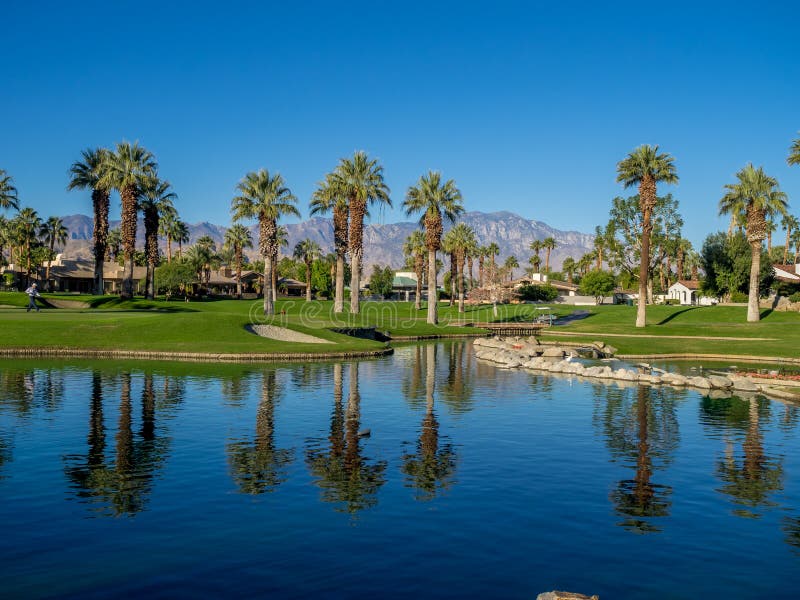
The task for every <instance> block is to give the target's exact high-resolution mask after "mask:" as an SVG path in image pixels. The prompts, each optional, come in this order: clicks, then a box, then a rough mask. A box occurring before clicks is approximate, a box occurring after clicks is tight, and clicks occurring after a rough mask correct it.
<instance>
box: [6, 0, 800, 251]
mask: <svg viewBox="0 0 800 600" xmlns="http://www.w3.org/2000/svg"><path fill="white" fill-rule="evenodd" d="M3 13H4V14H3V20H4V27H3V34H2V35H1V36H0V67H2V71H1V72H2V74H3V85H2V91H0V115H2V117H3V126H2V132H3V133H2V136H0V168H3V169H5V170H6V171H8V172H9V174H11V175H12V176H13V177H14V180H15V182H16V185H17V187H18V188H19V192H20V198H21V200H22V202H23V203H24V204H25V205H29V206H33V207H34V208H36V209H37V210H38V211H39V212H40V214H42V215H43V216H49V215H50V214H62V215H64V214H71V213H78V212H82V213H85V214H90V200H89V197H88V194H82V193H79V192H66V189H65V186H66V182H67V170H68V168H69V165H70V164H71V163H72V162H73V161H74V160H76V159H77V158H78V157H79V153H80V151H81V150H82V149H83V148H86V147H89V146H109V145H112V144H114V143H115V142H117V141H119V140H123V139H126V140H138V141H139V142H140V143H141V144H142V145H144V146H145V147H147V148H148V149H150V150H151V151H152V152H154V153H155V155H156V156H157V158H158V161H159V164H160V174H161V176H162V177H164V178H166V179H169V180H170V181H171V182H172V183H173V186H174V188H175V191H176V192H177V193H178V195H179V201H178V203H177V206H178V209H179V211H180V212H181V214H182V216H183V218H184V219H185V220H188V221H190V222H197V221H204V220H207V221H212V222H216V223H220V224H227V223H229V206H230V199H231V197H232V196H233V195H234V188H235V186H236V183H237V182H238V181H239V180H240V179H241V178H242V176H243V175H244V174H245V173H246V172H248V171H251V170H255V169H258V168H260V167H266V168H268V169H269V170H271V171H272V170H277V171H280V172H281V173H282V174H283V175H284V177H285V179H286V180H287V183H288V185H289V186H290V188H291V189H292V191H293V192H294V193H295V194H296V195H297V196H298V198H299V199H300V206H301V209H302V210H303V213H304V215H305V214H306V213H307V209H306V207H307V202H308V198H309V197H310V195H311V193H312V191H313V189H314V187H315V183H316V182H317V181H319V180H321V179H322V178H323V176H324V174H325V173H326V172H327V171H329V170H331V169H332V168H333V167H334V166H335V165H336V163H337V161H338V159H339V158H340V157H342V156H346V155H351V154H352V152H353V151H354V150H357V149H363V150H366V151H367V152H368V153H369V154H370V155H371V156H374V157H377V158H379V159H380V161H381V162H382V164H383V165H384V167H385V173H386V178H387V182H388V183H389V185H390V187H391V189H392V198H393V201H394V204H395V208H394V209H393V210H389V211H387V212H386V214H385V215H384V217H383V218H384V219H385V221H387V222H391V221H398V220H403V219H404V216H403V214H402V211H401V210H400V208H399V207H400V205H401V203H402V200H403V197H404V195H405V191H406V189H407V188H408V186H409V185H411V184H413V183H414V182H415V181H416V180H417V179H418V178H419V176H420V175H421V174H422V173H423V172H426V171H427V170H428V169H437V170H440V171H442V172H443V174H444V175H445V176H446V177H450V178H454V179H455V180H456V182H457V184H458V185H459V187H460V188H461V190H462V192H463V194H464V199H465V205H466V207H467V209H468V210H482V211H486V212H490V211H495V210H510V211H514V212H517V213H519V214H521V215H523V216H525V217H527V218H531V219H536V220H540V221H544V222H546V223H548V224H550V225H552V226H554V227H557V228H559V229H576V230H579V231H586V232H589V231H592V230H593V228H594V226H595V225H597V224H602V223H605V222H606V221H607V218H608V209H609V207H610V204H611V199H612V198H613V197H614V196H616V195H623V194H627V193H628V192H626V191H625V190H623V189H622V188H621V187H620V186H619V185H618V184H616V183H615V167H616V163H617V162H618V161H619V160H620V159H622V158H624V156H625V155H626V154H627V153H628V152H629V151H631V150H632V149H633V148H634V147H636V146H638V145H640V144H642V143H652V144H659V145H660V146H661V148H662V150H664V151H667V152H669V153H671V154H672V155H673V156H674V157H675V161H676V165H677V168H678V172H679V175H680V178H681V182H680V184H679V185H678V186H676V187H674V188H671V189H670V188H667V187H664V188H662V190H660V191H663V192H666V191H672V192H673V193H674V194H675V196H676V197H677V198H678V199H679V201H680V205H681V210H682V213H683V216H684V220H685V222H686V224H685V227H684V232H685V235H686V236H687V237H689V238H690V239H691V240H692V241H693V242H694V243H695V244H696V245H697V244H700V243H701V242H702V240H703V238H704V237H705V235H706V234H707V233H709V232H710V231H714V230H717V229H722V228H724V227H725V226H726V224H725V222H724V220H723V219H720V218H718V217H717V214H716V205H717V201H718V199H719V197H720V196H721V193H722V186H723V184H725V183H727V182H730V181H731V180H732V179H733V175H734V173H735V172H736V171H737V170H738V169H739V168H741V167H742V166H744V164H745V163H747V162H748V161H752V162H753V163H755V164H756V165H763V166H764V168H765V169H766V171H767V172H768V173H770V174H771V175H774V176H775V177H777V178H778V179H779V181H780V182H781V186H782V188H783V189H784V190H785V191H786V192H787V193H788V194H789V198H790V203H791V204H792V206H793V212H794V213H795V214H800V168H797V167H794V168H790V167H788V166H787V165H786V155H787V151H788V147H789V145H790V143H791V141H792V139H794V138H796V137H797V136H798V130H800V110H798V107H800V100H799V99H800V61H799V60H798V57H800V41H799V40H800V36H798V35H797V32H796V24H797V22H798V17H800V5H798V4H797V3H796V2H773V3H769V4H768V5H766V6H757V8H756V5H755V4H754V3H749V4H741V5H737V4H736V3H731V2H725V3H711V2H691V3H683V2H671V3H669V4H666V5H665V4H663V3H641V2H637V3H623V2H615V3H599V2H586V3H582V2H569V3H568V2H548V3H541V4H540V3H534V2H492V3H489V2H485V3H470V2H436V3H431V5H430V6H429V5H427V4H425V3H412V2H365V3H357V2H341V3H334V2H278V3H273V4H269V3H266V2H265V3H261V2H226V3H221V2H215V3H203V2H178V1H166V0H162V1H161V2H158V3H149V2H142V1H140V2H136V3H132V2H102V3H100V2H98V3H92V2H80V3H78V2H36V3H34V2H14V3H6V4H5V5H4V9H3ZM631 193H633V192H631ZM116 212H118V211H116Z"/></svg>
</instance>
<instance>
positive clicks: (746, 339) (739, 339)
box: [542, 329, 777, 342]
mask: <svg viewBox="0 0 800 600" xmlns="http://www.w3.org/2000/svg"><path fill="white" fill-rule="evenodd" d="M542 334H543V335H566V336H572V337H578V336H585V337H593V336H597V337H626V338H657V339H667V340H698V339H701V340H717V341H723V342H724V341H734V342H775V341H777V338H762V337H728V336H708V335H703V336H700V335H652V334H639V333H601V332H597V331H554V330H552V329H547V330H544V331H542Z"/></svg>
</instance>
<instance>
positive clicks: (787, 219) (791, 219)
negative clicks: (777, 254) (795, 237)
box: [781, 215, 800, 264]
mask: <svg viewBox="0 0 800 600" xmlns="http://www.w3.org/2000/svg"><path fill="white" fill-rule="evenodd" d="M781 226H782V227H783V228H784V229H785V230H786V246H785V247H784V249H783V264H787V261H788V260H789V243H790V242H791V239H792V232H793V231H797V230H798V229H800V221H798V220H797V217H795V216H794V215H784V217H783V219H781Z"/></svg>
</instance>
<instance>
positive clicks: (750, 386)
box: [733, 377, 761, 392]
mask: <svg viewBox="0 0 800 600" xmlns="http://www.w3.org/2000/svg"><path fill="white" fill-rule="evenodd" d="M733 389H734V390H736V391H737V392H757V391H759V390H760V389H761V388H760V387H759V386H758V384H755V383H753V382H752V381H750V380H749V379H745V378H744V377H743V378H741V379H738V378H737V379H734V380H733Z"/></svg>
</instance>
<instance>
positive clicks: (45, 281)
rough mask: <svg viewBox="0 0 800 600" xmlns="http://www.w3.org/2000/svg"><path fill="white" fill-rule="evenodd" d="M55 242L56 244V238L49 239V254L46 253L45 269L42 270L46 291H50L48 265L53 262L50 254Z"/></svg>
mask: <svg viewBox="0 0 800 600" xmlns="http://www.w3.org/2000/svg"><path fill="white" fill-rule="evenodd" d="M55 244H56V239H55V238H52V239H51V240H50V254H48V256H47V269H45V272H44V289H46V290H47V291H48V292H49V291H50V265H51V263H52V262H53V260H52V256H53V248H54V247H55Z"/></svg>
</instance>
